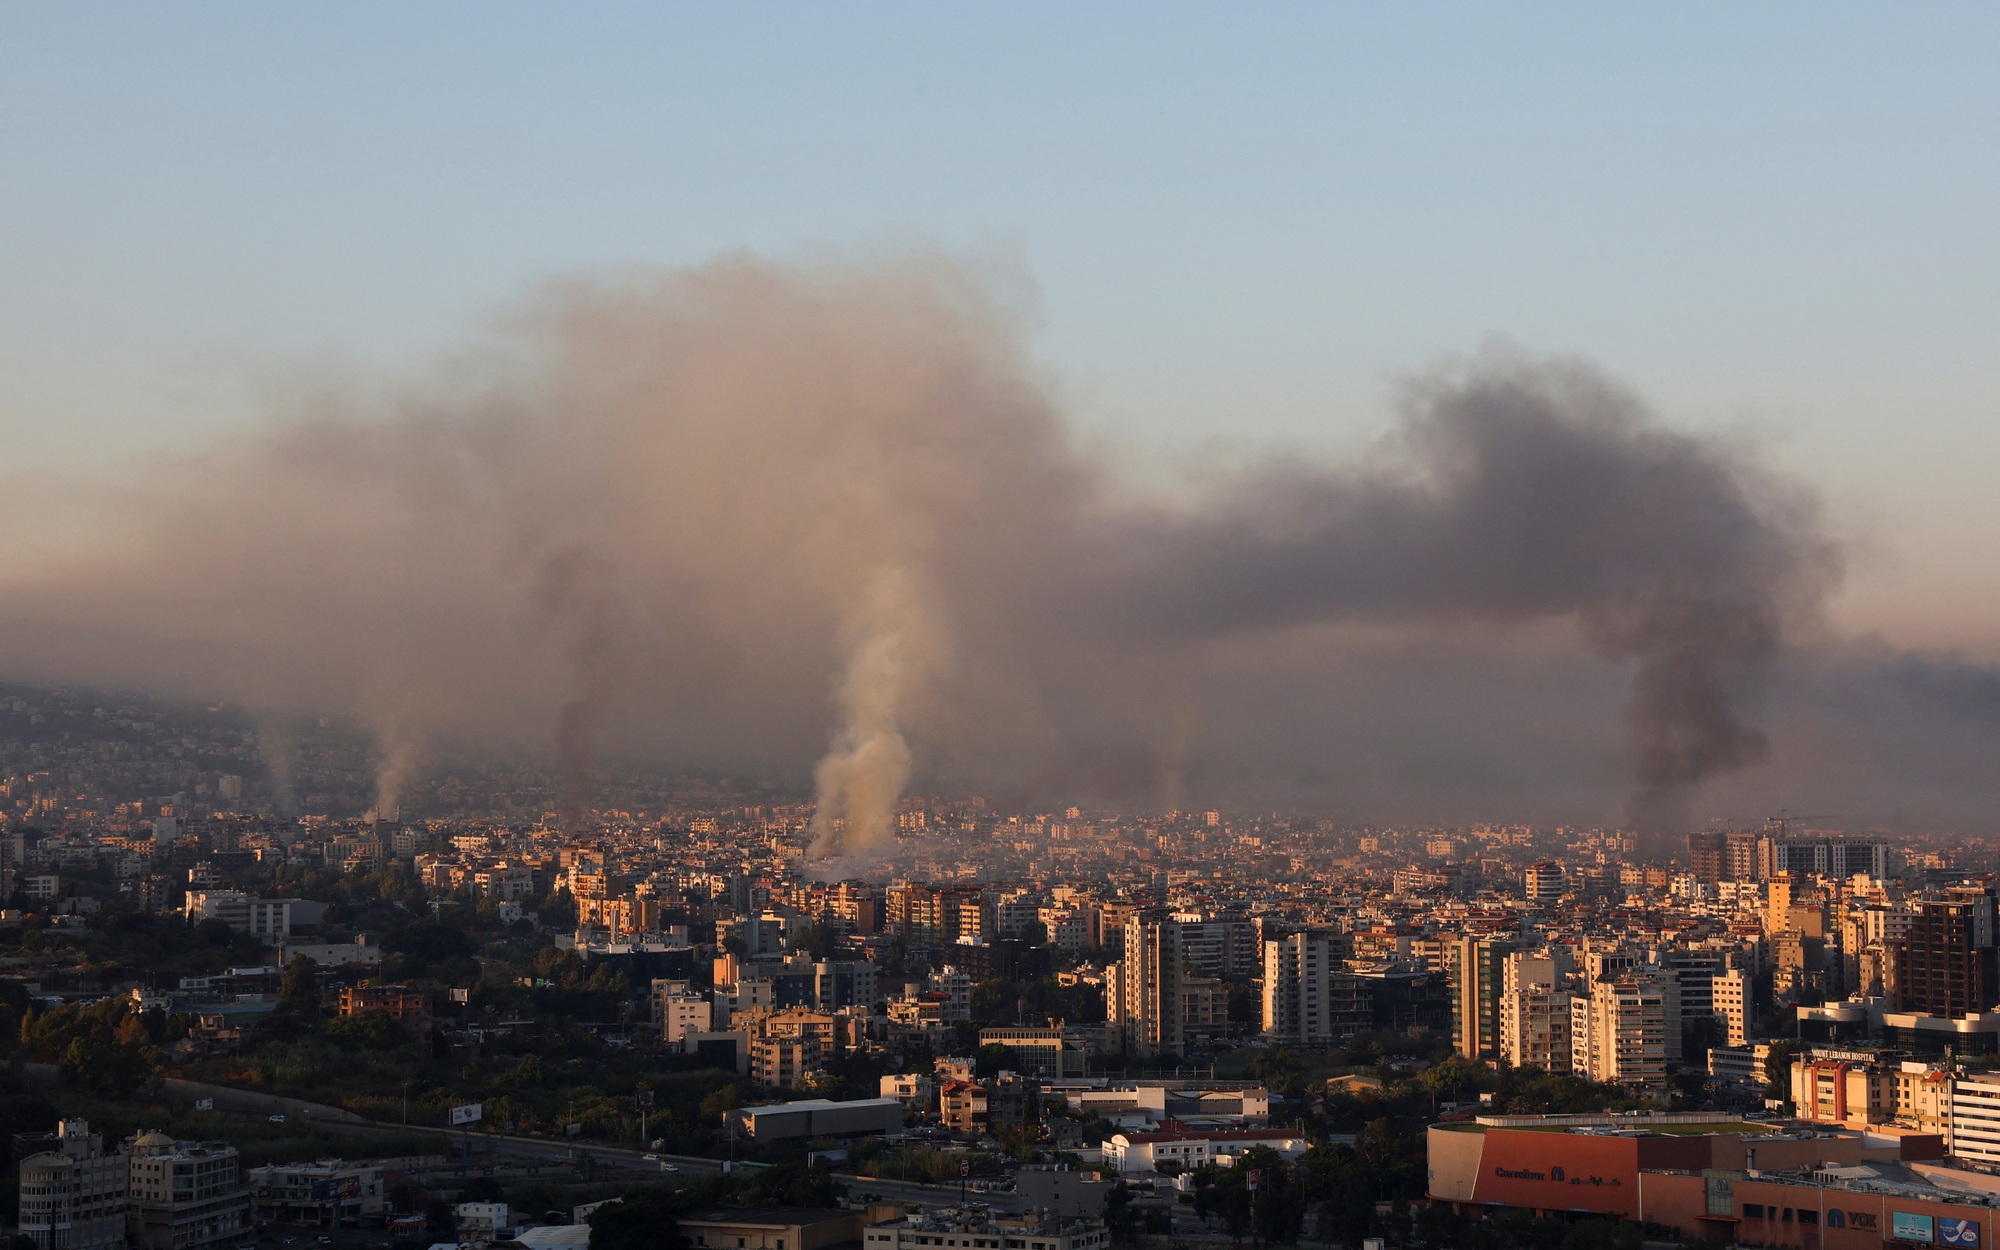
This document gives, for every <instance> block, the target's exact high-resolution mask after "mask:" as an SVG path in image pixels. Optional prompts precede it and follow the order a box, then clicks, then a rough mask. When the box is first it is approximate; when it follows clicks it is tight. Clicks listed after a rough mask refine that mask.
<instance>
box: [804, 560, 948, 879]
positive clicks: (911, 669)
mask: <svg viewBox="0 0 2000 1250" xmlns="http://www.w3.org/2000/svg"><path fill="white" fill-rule="evenodd" d="M935 631H936V624H935V621H934V614H933V612H932V610H931V608H930V606H929V604H927V603H926V602H925V601H924V599H923V597H922V595H921V594H920V593H919V592H918V590H917V588H916V586H915V579H914V578H913V577H912V576H911V575H910V573H909V572H908V571H907V570H904V569H900V568H884V569H881V570H878V571H877V572H876V573H875V575H874V576H873V577H871V578H870V579H869V583H868V586H867V588H866V590H865V591H864V592H863V595H862V598H861V602H860V603H859V604H858V605H857V607H856V610H855V616H854V619H853V620H851V621H850V622H849V624H848V628H847V629H845V630H844V631H843V634H844V635H845V638H844V641H845V642H846V645H847V650H848V653H847V666H846V670H845V672H844V673H843V674H842V675H841V679H840V683H839V687H838V690H837V696H836V700H835V702H836V705H837V707H838V709H839V716H840V721H839V725H838V727H837V728H836V729H835V730H834V735H833V749H832V751H831V752H830V753H829V754H828V755H827V756H826V758H824V759H822V760H821V761H820V762H819V766H818V768H816V769H815V770H814V772H813V777H814V780H815V781H816V782H817V788H818V798H819V802H818V806H817V807H816V808H815V810H814V813H813V820H812V833H813V842H812V848H811V854H812V855H813V856H814V857H818V858H825V859H838V858H844V857H849V856H852V855H855V854H857V853H862V854H865V853H866V852H868V851H870V850H872V849H875V848H879V847H882V846H885V845H887V844H889V843H891V842H893V841H894V840H895V836H896V800H897V799H898V798H900V797H901V796H902V793H903V787H904V786H906V785H908V784H909V780H910V746H909V743H908V742H907V741H905V740H904V737H903V733H902V729H901V724H902V715H903V704H904V700H905V698H906V696H907V693H908V691H909V689H910V686H911V683H912V682H913V681H917V680H920V679H921V675H922V673H923V670H924V668H925V666H926V663H927V661H928V660H929V659H930V656H931V653H932V652H933V650H934V648H935V639H936V633H935Z"/></svg>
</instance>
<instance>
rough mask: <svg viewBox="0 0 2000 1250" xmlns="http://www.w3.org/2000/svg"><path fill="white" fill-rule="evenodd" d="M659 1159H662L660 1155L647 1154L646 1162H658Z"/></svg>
mask: <svg viewBox="0 0 2000 1250" xmlns="http://www.w3.org/2000/svg"><path fill="white" fill-rule="evenodd" d="M659 1161H660V1156H658V1155H647V1156H646V1162H648V1163H658V1162H659Z"/></svg>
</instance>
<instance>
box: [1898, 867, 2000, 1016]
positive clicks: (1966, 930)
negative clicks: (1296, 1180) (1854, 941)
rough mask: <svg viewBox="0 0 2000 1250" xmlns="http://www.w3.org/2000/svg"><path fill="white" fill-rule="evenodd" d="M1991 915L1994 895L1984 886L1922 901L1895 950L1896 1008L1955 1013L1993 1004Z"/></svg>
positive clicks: (1999, 982) (1997, 979)
mask: <svg viewBox="0 0 2000 1250" xmlns="http://www.w3.org/2000/svg"><path fill="white" fill-rule="evenodd" d="M1993 920H1994V905H1993V895H1992V893H1991V892H1990V891H1988V890H1987V889H1985V888H1984V887H1981V886H1976V885H1959V886H1952V887H1951V888H1949V889H1947V890H1945V891H1944V892H1943V893H1941V894H1939V895H1936V896H1933V897H1931V898H1926V899H1922V900H1919V902H1918V903H1917V906H1916V910H1915V914H1914V915H1913V916H1911V918H1910V926H1909V931H1908V932H1907V933H1906V934H1905V935H1904V936H1903V938H1902V940H1900V941H1898V942H1896V943H1895V945H1894V947H1893V949H1892V952H1891V957H1892V960H1893V962H1894V969H1895V986H1896V1006H1897V1009H1898V1010H1900V1011H1915V1012H1922V1013H1924V1014H1926V1015H1933V1016H1952V1017H1956V1016H1964V1015H1969V1014H1972V1013H1974V1012H1983V1011H1986V1010H1987V1009H1988V1008H1990V1007H1992V1006H1993V1004H1994V1000H1995V997H1996V995H2000V976H1996V972H2000V967H1996V962H1995V943H1994V924H1993Z"/></svg>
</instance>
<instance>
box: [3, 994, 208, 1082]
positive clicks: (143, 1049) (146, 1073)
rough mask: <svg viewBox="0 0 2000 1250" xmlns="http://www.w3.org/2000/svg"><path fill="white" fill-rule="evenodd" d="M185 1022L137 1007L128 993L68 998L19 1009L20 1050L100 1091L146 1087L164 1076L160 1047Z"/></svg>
mask: <svg viewBox="0 0 2000 1250" xmlns="http://www.w3.org/2000/svg"><path fill="white" fill-rule="evenodd" d="M176 1029H178V1030H179V1031H180V1032H181V1033H182V1034H183V1035H185V1028H184V1022H182V1021H178V1020H176V1021H169V1020H168V1019H167V1018H166V1017H165V1016H164V1015H162V1014H161V1013H159V1012H157V1011H149V1012H142V1011H139V1010H138V1009H137V1008H136V1007H135V1006H134V1005H133V1003H132V1000H130V999H128V998H108V999H105V1000H104V1001H103V1002H100V1003H97V1004H95V1005H92V1006H83V1005H81V1004H76V1003H70V1004H65V1005H64V1006H61V1007H54V1008H51V1009H50V1010H48V1011H45V1012H44V1011H37V1010H36V1009H35V1008H34V1007H32V1006H29V1007H28V1008H26V1009H25V1010H24V1011H23V1013H22V1015H21V1022H20V1033H19V1036H20V1052H19V1053H20V1056H21V1057H22V1058H24V1059H30V1060H40V1061H43V1062H54V1063H56V1064H58V1065H59V1070H60V1071H61V1074H62V1078H63V1080H64V1081H65V1082H67V1083H69V1084H72V1085H76V1086H80V1087H82V1088H84V1089H88V1090H91V1091H93V1092H95V1093H100V1094H115V1095H121V1096H122V1095H125V1094H129V1093H131V1092H132V1091H134V1090H137V1089H150V1088H152V1087H154V1086H157V1085H158V1084H159V1083H160V1082H161V1081H162V1080H164V1079H165V1078H166V1058H165V1053H164V1052H163V1051H162V1049H161V1047H162V1046H163V1045H165V1043H166V1042H168V1041H169V1040H171V1037H170V1033H171V1032H172V1031H174V1030H176Z"/></svg>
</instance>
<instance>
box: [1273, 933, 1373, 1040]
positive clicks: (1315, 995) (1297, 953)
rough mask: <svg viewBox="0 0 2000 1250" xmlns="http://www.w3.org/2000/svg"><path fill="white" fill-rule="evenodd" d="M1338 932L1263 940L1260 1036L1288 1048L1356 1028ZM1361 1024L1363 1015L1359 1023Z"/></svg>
mask: <svg viewBox="0 0 2000 1250" xmlns="http://www.w3.org/2000/svg"><path fill="white" fill-rule="evenodd" d="M1348 954H1349V939H1348V936H1347V935H1346V934H1344V933H1332V932H1327V931H1323V930H1321V931H1307V932H1303V933H1294V934H1291V935H1289V936H1287V937H1282V938H1273V939H1271V940H1269V941H1266V942H1265V943H1264V1034H1265V1036H1267V1037H1269V1038H1271V1039H1272V1040H1273V1041H1279V1042H1284V1043H1286V1044H1288V1045H1293V1046H1320V1045H1326V1044H1329V1043H1332V1042H1335V1041H1338V1040H1340V1039H1342V1038H1345V1037H1349V1036H1351V1035H1352V1034H1353V1033H1354V1032H1356V1031H1357V1030H1356V1020H1355V1017H1354V1013H1353V1011H1352V997H1353V995H1352V981H1353V978H1351V977H1349V976H1347V975H1346V973H1345V971H1344V966H1345V963H1346V961H1347V958H1348ZM1359 1027H1360V1028H1366V1027H1367V1021H1366V1019H1365V1018H1364V1019H1362V1020H1361V1021H1360V1022H1359Z"/></svg>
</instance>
